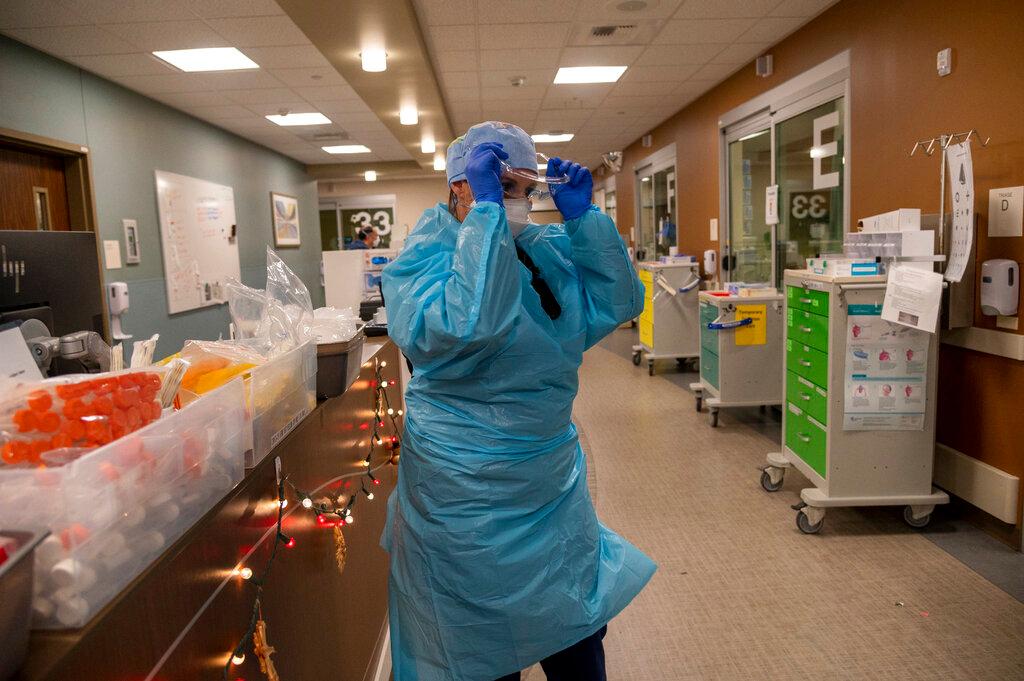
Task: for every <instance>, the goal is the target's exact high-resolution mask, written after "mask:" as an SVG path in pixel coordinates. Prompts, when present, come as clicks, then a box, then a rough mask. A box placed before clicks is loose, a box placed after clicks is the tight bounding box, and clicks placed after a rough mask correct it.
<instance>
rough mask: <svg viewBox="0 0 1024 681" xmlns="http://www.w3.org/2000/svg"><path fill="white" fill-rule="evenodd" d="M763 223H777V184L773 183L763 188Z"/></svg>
mask: <svg viewBox="0 0 1024 681" xmlns="http://www.w3.org/2000/svg"><path fill="white" fill-rule="evenodd" d="M764 223H765V224H766V225H777V224H779V185H777V184H773V185H770V186H768V187H765V188H764Z"/></svg>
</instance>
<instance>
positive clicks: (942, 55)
mask: <svg viewBox="0 0 1024 681" xmlns="http://www.w3.org/2000/svg"><path fill="white" fill-rule="evenodd" d="M935 68H936V69H938V72H939V75H940V76H948V75H949V74H950V73H951V72H952V71H953V50H952V49H951V48H949V47H947V48H946V49H944V50H940V51H939V53H938V55H936V58H935Z"/></svg>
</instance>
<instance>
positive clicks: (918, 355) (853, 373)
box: [843, 304, 931, 430]
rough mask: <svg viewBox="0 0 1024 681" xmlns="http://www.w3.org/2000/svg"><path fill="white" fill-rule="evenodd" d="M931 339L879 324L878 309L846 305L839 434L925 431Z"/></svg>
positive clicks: (924, 334)
mask: <svg viewBox="0 0 1024 681" xmlns="http://www.w3.org/2000/svg"><path fill="white" fill-rule="evenodd" d="M930 342H931V336H929V335H928V334H927V333H925V332H923V331H918V330H916V329H912V328H910V327H907V326H903V325H902V324H894V323H893V322H890V321H887V320H885V319H883V318H882V306H881V305H856V304H853V305H850V306H849V308H848V314H847V323H846V361H845V366H844V372H843V373H844V379H845V380H844V390H845V398H844V401H843V430H923V429H924V415H925V406H926V402H927V395H928V346H929V343H930Z"/></svg>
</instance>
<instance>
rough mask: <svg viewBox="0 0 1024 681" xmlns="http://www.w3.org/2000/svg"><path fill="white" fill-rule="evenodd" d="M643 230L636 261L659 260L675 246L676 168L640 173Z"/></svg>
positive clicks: (638, 175)
mask: <svg viewBox="0 0 1024 681" xmlns="http://www.w3.org/2000/svg"><path fill="white" fill-rule="evenodd" d="M637 178H638V182H637V184H638V185H639V186H640V187H639V191H638V192H637V194H638V196H639V197H640V210H639V214H640V230H639V235H638V239H637V252H636V257H637V260H641V261H642V260H657V259H658V258H659V257H660V256H662V255H668V253H669V247H671V246H675V245H676V172H675V166H668V167H667V168H662V169H660V170H657V171H652V170H641V171H639V173H638V174H637Z"/></svg>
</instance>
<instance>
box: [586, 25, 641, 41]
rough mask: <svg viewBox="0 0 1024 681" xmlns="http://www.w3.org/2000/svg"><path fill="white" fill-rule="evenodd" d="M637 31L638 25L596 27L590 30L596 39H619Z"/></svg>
mask: <svg viewBox="0 0 1024 681" xmlns="http://www.w3.org/2000/svg"><path fill="white" fill-rule="evenodd" d="M635 30H636V24H621V25H618V26H594V27H593V28H591V29H590V35H591V36H592V37H594V38H603V39H612V38H615V39H619V40H621V39H622V38H623V37H625V36H624V35H623V34H624V33H630V32H632V31H635Z"/></svg>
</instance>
